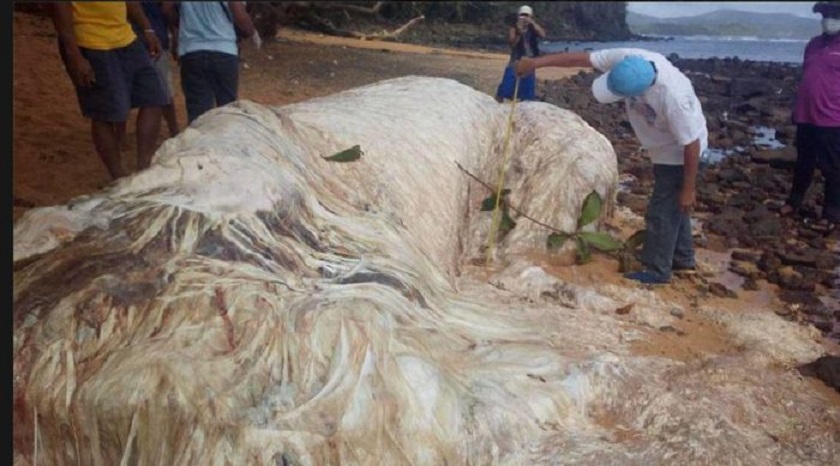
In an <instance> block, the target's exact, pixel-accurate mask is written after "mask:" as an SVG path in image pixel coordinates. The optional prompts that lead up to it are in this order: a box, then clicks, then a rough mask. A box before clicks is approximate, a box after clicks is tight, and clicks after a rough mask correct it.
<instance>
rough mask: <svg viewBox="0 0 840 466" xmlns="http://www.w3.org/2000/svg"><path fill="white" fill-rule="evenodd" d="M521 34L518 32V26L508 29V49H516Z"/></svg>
mask: <svg viewBox="0 0 840 466" xmlns="http://www.w3.org/2000/svg"><path fill="white" fill-rule="evenodd" d="M521 37H522V34H521V33H520V32H519V26H513V27H510V28H509V29H508V45H510V48H514V47H516V44H518V43H519V39H520V38H521Z"/></svg>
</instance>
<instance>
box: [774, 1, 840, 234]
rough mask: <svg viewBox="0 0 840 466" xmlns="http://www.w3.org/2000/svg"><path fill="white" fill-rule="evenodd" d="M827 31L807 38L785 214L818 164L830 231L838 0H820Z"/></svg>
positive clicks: (839, 48) (839, 90)
mask: <svg viewBox="0 0 840 466" xmlns="http://www.w3.org/2000/svg"><path fill="white" fill-rule="evenodd" d="M813 11H814V13H820V14H822V28H823V33H822V34H820V35H819V36H816V37H814V38H812V39H811V41H810V42H808V45H807V46H806V47H805V56H804V60H803V62H802V81H801V82H800V84H799V90H798V91H797V95H796V107H795V109H794V112H793V122H794V123H795V124H796V152H797V156H796V165H795V167H794V171H793V185H792V186H791V190H790V193H789V195H788V198H787V201H786V202H785V205H784V206H783V207H782V209H781V214H782V215H789V214H791V213H794V212H796V211H798V210H799V208H800V207H801V205H802V200H803V199H804V198H805V194H806V193H807V192H808V188H810V186H811V182H812V181H813V178H814V171H815V169H816V168H819V169H820V171H821V172H822V174H823V178H825V190H824V200H823V209H822V215H821V219H820V221H819V222H818V223H817V224H816V226H817V227H818V229H823V230H825V232H826V233H828V232H830V231H832V230H833V229H834V228H835V227H836V225H837V223H840V2H838V1H833V2H817V3H816V4H814V8H813Z"/></svg>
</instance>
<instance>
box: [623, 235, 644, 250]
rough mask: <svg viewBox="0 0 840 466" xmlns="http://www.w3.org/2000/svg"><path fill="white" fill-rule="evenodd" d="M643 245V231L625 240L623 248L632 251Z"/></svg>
mask: <svg viewBox="0 0 840 466" xmlns="http://www.w3.org/2000/svg"><path fill="white" fill-rule="evenodd" d="M643 244H645V230H639V231H637V232H635V233H633V234H632V235H630V237H629V238H627V241H625V242H624V248H625V249H627V250H629V251H633V250H635V249H636V248H638V247H639V246H641V245H643Z"/></svg>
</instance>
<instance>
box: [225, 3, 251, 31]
mask: <svg viewBox="0 0 840 466" xmlns="http://www.w3.org/2000/svg"><path fill="white" fill-rule="evenodd" d="M228 8H229V9H230V13H231V15H232V16H233V24H234V25H236V27H237V28H238V29H239V31H241V32H242V33H243V34H245V37H246V38H248V37H251V36H253V35H254V22H253V21H251V15H249V14H248V10H246V9H245V3H244V2H228Z"/></svg>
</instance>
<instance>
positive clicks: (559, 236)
mask: <svg viewBox="0 0 840 466" xmlns="http://www.w3.org/2000/svg"><path fill="white" fill-rule="evenodd" d="M567 239H569V235H567V234H565V233H552V234H550V235H548V239H547V240H546V242H545V246H546V247H547V248H548V250H549V251H556V250H558V249H560V248H562V247H563V244H565V243H566V240H567Z"/></svg>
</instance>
